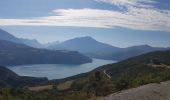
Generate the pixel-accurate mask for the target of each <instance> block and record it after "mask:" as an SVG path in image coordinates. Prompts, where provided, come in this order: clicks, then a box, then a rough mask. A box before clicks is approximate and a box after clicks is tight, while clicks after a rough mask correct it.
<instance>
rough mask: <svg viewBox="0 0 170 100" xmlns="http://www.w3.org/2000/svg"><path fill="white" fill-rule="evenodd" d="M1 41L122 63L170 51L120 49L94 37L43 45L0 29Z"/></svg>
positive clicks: (147, 46) (143, 48)
mask: <svg viewBox="0 0 170 100" xmlns="http://www.w3.org/2000/svg"><path fill="white" fill-rule="evenodd" d="M0 40H7V41H11V42H15V43H20V44H25V45H27V46H30V47H34V48H45V49H49V50H67V51H78V52H80V53H81V54H84V55H86V56H88V57H91V58H98V59H105V60H116V61H121V60H125V59H127V58H130V57H134V56H138V55H141V54H145V53H148V52H153V51H164V50H170V48H163V47H152V46H149V45H138V46H132V47H127V48H119V47H115V46H112V45H109V44H106V43H102V42H99V41H97V40H95V39H93V38H92V37H89V36H85V37H78V38H73V39H70V40H66V41H64V42H53V43H47V44H41V43H39V42H38V41H37V40H35V39H34V40H30V39H23V38H17V37H15V36H13V35H11V34H10V33H8V32H6V31H4V30H2V29H0Z"/></svg>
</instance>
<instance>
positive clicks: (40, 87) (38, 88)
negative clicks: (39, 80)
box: [28, 85, 53, 91]
mask: <svg viewBox="0 0 170 100" xmlns="http://www.w3.org/2000/svg"><path fill="white" fill-rule="evenodd" d="M28 89H29V90H31V91H42V90H51V89H53V85H45V86H36V87H28Z"/></svg>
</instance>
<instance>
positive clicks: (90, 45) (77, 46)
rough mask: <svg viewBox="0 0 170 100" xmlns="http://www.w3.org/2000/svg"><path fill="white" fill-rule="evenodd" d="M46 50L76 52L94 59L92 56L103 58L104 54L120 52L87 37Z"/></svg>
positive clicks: (71, 40) (115, 48)
mask: <svg viewBox="0 0 170 100" xmlns="http://www.w3.org/2000/svg"><path fill="white" fill-rule="evenodd" d="M48 48H50V49H54V50H73V51H78V52H80V53H83V54H86V55H88V56H90V57H95V56H93V55H100V56H103V55H105V54H106V53H112V52H117V51H120V50H121V48H118V47H114V46H111V45H109V44H105V43H102V42H98V41H96V40H95V39H93V38H91V37H89V36H86V37H79V38H74V39H70V40H67V41H65V42H61V43H59V44H57V45H53V46H49V47H48ZM96 58H101V57H96Z"/></svg>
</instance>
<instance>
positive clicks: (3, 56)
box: [0, 40, 92, 65]
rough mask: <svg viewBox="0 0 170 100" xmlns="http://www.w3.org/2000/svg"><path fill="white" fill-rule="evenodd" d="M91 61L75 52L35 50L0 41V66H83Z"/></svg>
mask: <svg viewBox="0 0 170 100" xmlns="http://www.w3.org/2000/svg"><path fill="white" fill-rule="evenodd" d="M91 61H92V60H91V59H90V58H88V57H86V56H84V55H82V54H80V53H78V52H76V51H62V50H56V51H53V50H46V49H36V48H32V47H29V46H26V45H23V44H16V43H13V42H9V41H3V40H1V41H0V65H23V64H83V63H88V62H91Z"/></svg>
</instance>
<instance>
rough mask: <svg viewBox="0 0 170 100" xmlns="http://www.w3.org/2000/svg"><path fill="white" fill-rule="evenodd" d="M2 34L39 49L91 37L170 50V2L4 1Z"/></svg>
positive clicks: (1, 2) (0, 16)
mask: <svg viewBox="0 0 170 100" xmlns="http://www.w3.org/2000/svg"><path fill="white" fill-rule="evenodd" d="M0 12H1V13H0V28H2V29H4V30H6V31H8V32H10V33H11V34H13V35H15V36H17V37H22V38H29V39H37V40H38V41H40V42H41V43H46V42H51V41H58V40H59V41H64V40H67V39H71V38H74V37H81V36H91V37H93V38H95V39H97V40H99V41H101V42H105V43H109V44H111V45H114V46H118V47H128V46H133V45H142V44H148V45H152V46H159V47H170V0H0Z"/></svg>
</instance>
